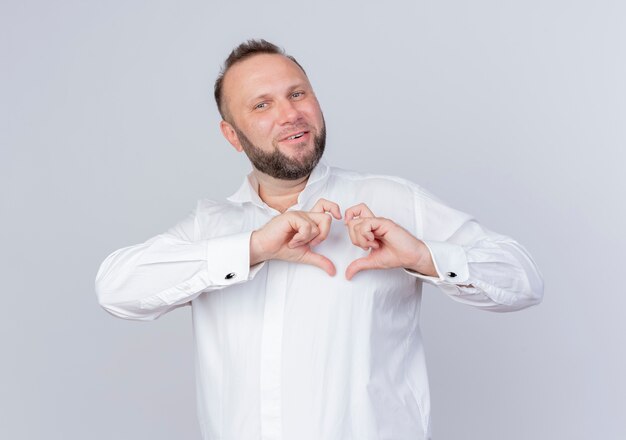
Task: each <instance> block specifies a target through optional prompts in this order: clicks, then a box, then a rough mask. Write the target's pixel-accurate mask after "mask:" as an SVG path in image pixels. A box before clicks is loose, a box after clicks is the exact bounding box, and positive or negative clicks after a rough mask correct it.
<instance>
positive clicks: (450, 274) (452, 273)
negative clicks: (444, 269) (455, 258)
mask: <svg viewBox="0 0 626 440" xmlns="http://www.w3.org/2000/svg"><path fill="white" fill-rule="evenodd" d="M446 275H448V277H450V278H454V277H455V276H456V274H455V273H454V272H448V273H447V274H446Z"/></svg>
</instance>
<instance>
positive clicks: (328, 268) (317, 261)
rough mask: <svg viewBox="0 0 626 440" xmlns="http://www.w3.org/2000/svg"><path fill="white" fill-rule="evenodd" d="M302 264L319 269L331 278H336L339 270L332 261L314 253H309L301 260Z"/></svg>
mask: <svg viewBox="0 0 626 440" xmlns="http://www.w3.org/2000/svg"><path fill="white" fill-rule="evenodd" d="M300 262H301V263H304V264H310V265H313V266H316V267H319V268H320V269H322V270H323V271H324V272H326V273H327V274H328V275H330V276H331V277H333V276H335V274H336V273H337V269H335V265H334V264H333V262H332V261H330V260H329V259H328V258H326V257H325V256H323V255H320V254H318V253H315V252H313V251H309V252H307V253H306V254H304V255H303V256H302V258H301V259H300Z"/></svg>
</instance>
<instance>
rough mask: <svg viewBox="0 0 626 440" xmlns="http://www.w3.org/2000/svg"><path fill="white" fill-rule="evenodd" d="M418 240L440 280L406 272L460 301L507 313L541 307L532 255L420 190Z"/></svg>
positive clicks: (540, 289) (540, 290)
mask: <svg viewBox="0 0 626 440" xmlns="http://www.w3.org/2000/svg"><path fill="white" fill-rule="evenodd" d="M415 207H416V225H417V231H416V232H417V237H418V238H421V239H422V240H423V241H424V243H425V244H426V246H427V247H428V250H429V251H430V254H431V256H432V259H433V263H434V265H435V269H436V270H437V275H438V276H437V277H430V276H425V275H422V274H419V273H417V272H415V271H412V270H410V269H406V271H407V272H408V273H410V274H411V275H413V276H415V277H418V278H421V279H422V280H424V281H425V282H428V283H431V284H434V285H436V286H438V287H439V288H440V289H441V290H442V291H443V292H444V293H446V294H447V295H449V296H450V297H451V298H453V299H455V300H456V301H459V302H462V303H465V304H469V305H472V306H475V307H479V308H482V309H485V310H491V311H497V312H508V311H514V310H519V309H523V308H526V307H529V306H532V305H535V304H538V303H539V302H541V300H542V298H543V278H542V276H541V274H540V272H539V270H538V268H537V265H536V264H535V262H534V261H533V259H532V257H531V256H530V254H529V253H528V252H527V251H526V249H524V247H522V246H521V245H520V244H519V243H517V242H516V241H515V240H513V239H512V238H510V237H507V236H504V235H501V234H497V233H495V232H492V231H490V230H488V229H486V228H484V227H483V226H482V225H480V224H479V223H478V221H477V220H476V219H474V218H472V217H471V216H470V215H468V214H465V213H463V212H461V211H457V210H455V209H453V208H450V207H449V206H447V205H445V204H444V203H443V202H441V201H440V200H438V199H437V198H435V197H434V196H433V195H432V194H429V193H428V192H426V191H424V190H423V189H421V188H420V189H419V191H418V192H417V194H416V203H415Z"/></svg>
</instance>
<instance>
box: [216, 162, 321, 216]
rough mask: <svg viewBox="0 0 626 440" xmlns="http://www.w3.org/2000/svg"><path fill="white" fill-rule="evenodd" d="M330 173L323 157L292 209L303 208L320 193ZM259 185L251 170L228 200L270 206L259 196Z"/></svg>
mask: <svg viewBox="0 0 626 440" xmlns="http://www.w3.org/2000/svg"><path fill="white" fill-rule="evenodd" d="M329 175H330V167H329V166H328V165H327V164H326V162H325V161H324V160H323V159H321V160H320V161H319V163H318V164H317V166H316V167H315V168H314V169H313V171H311V175H310V176H309V180H307V182H306V186H305V187H304V189H303V190H302V191H301V192H300V195H299V196H298V202H297V203H296V205H294V206H292V207H291V208H290V209H302V206H304V205H306V204H307V201H308V200H310V199H311V198H312V197H314V196H315V194H317V193H319V191H320V190H321V189H322V188H323V187H324V185H325V184H326V181H327V180H328V176H329ZM258 187H259V183H258V182H257V180H256V178H255V177H254V173H252V172H251V173H250V174H248V175H247V176H246V177H245V178H244V179H243V183H242V184H241V186H240V187H239V189H238V190H237V191H236V192H235V193H234V194H233V195H232V196H230V197H228V198H227V200H229V201H230V202H233V203H241V204H243V203H253V204H255V205H257V206H259V207H261V208H264V209H267V208H269V206H267V205H266V204H265V202H264V201H263V200H261V197H259V193H258ZM269 209H272V208H269Z"/></svg>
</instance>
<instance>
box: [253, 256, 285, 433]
mask: <svg viewBox="0 0 626 440" xmlns="http://www.w3.org/2000/svg"><path fill="white" fill-rule="evenodd" d="M267 264H268V271H267V286H266V291H265V308H264V313H263V330H262V337H261V378H260V384H261V439H263V440H282V438H283V435H282V345H283V325H284V319H283V318H284V311H285V297H286V293H287V265H288V263H287V262H285V261H280V260H272V261H268V263H267Z"/></svg>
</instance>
